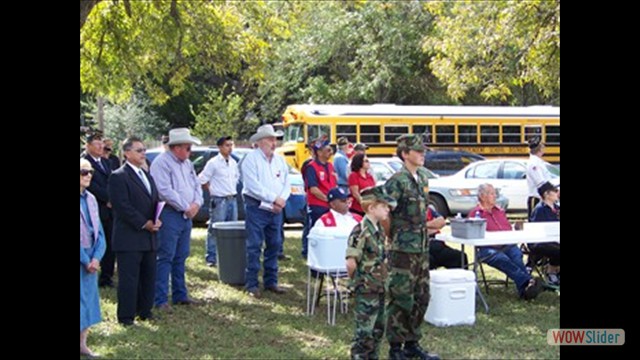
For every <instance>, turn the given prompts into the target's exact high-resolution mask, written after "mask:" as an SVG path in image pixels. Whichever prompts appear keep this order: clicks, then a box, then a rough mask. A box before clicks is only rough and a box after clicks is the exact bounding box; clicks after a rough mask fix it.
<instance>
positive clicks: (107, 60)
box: [80, 0, 287, 103]
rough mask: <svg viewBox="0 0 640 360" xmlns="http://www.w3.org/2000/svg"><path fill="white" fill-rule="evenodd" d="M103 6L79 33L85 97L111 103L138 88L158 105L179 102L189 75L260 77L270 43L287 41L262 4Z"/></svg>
mask: <svg viewBox="0 0 640 360" xmlns="http://www.w3.org/2000/svg"><path fill="white" fill-rule="evenodd" d="M124 4H125V2H116V1H113V2H112V1H103V2H100V3H98V4H97V5H96V6H95V7H94V8H93V10H92V11H91V13H90V14H89V16H88V18H87V21H86V23H85V24H84V26H83V27H82V28H81V30H80V80H81V84H82V89H83V91H86V92H91V93H95V94H100V95H105V96H107V97H108V98H109V99H111V100H113V101H124V100H126V99H128V98H129V96H130V95H131V93H132V92H133V89H134V88H135V87H136V86H137V85H142V86H143V87H144V90H145V92H146V93H147V94H148V95H149V96H150V97H151V98H152V99H153V100H154V102H156V103H164V102H166V101H167V100H168V99H169V98H170V97H172V96H176V95H177V94H180V93H181V92H182V91H183V90H184V88H185V83H186V82H187V81H189V77H190V75H191V74H193V73H194V72H195V73H204V72H207V73H210V74H212V75H216V76H222V75H226V74H239V78H240V79H241V80H242V82H243V83H245V84H251V83H252V82H255V81H259V80H260V79H261V78H262V77H263V72H262V67H263V63H264V59H265V58H266V56H267V55H268V49H269V47H270V44H271V42H273V41H276V40H277V39H278V38H279V37H280V36H287V32H286V31H287V30H286V24H284V23H283V22H282V21H280V20H279V19H278V18H277V17H276V16H275V15H274V14H275V13H274V11H272V10H271V8H270V7H269V6H267V4H266V3H265V2H233V1H229V2H227V1H208V2H203V1H169V0H155V1H131V2H128V4H129V9H130V15H129V14H127V11H126V7H125V5H124Z"/></svg>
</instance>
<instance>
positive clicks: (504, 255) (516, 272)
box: [478, 245, 531, 294]
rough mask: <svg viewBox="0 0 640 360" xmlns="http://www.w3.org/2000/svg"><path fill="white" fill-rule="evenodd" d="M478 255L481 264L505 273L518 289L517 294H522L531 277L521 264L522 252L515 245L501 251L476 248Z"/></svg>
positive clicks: (489, 248) (522, 263)
mask: <svg viewBox="0 0 640 360" xmlns="http://www.w3.org/2000/svg"><path fill="white" fill-rule="evenodd" d="M478 255H479V256H480V259H481V261H482V262H483V263H486V264H489V265H490V266H492V267H494V268H496V269H498V270H500V271H502V272H503V273H505V274H506V275H507V276H508V277H509V278H510V279H511V280H513V282H514V283H515V284H516V287H517V288H518V294H522V292H523V291H524V289H525V288H526V287H527V284H528V283H529V280H531V275H529V273H528V272H527V268H526V267H525V265H524V262H522V251H520V248H519V247H517V246H516V245H509V246H507V247H506V248H504V249H502V250H497V249H494V248H491V247H480V248H478Z"/></svg>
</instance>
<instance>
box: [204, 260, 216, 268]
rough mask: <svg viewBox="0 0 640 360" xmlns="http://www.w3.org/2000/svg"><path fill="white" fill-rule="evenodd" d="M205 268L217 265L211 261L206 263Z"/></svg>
mask: <svg viewBox="0 0 640 360" xmlns="http://www.w3.org/2000/svg"><path fill="white" fill-rule="evenodd" d="M207 266H208V267H216V266H218V264H217V263H215V262H213V261H207Z"/></svg>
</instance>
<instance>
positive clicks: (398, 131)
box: [384, 125, 409, 142]
mask: <svg viewBox="0 0 640 360" xmlns="http://www.w3.org/2000/svg"><path fill="white" fill-rule="evenodd" d="M408 133H409V126H407V125H393V126H385V127H384V142H395V141H396V139H397V138H398V137H399V136H400V135H404V134H408Z"/></svg>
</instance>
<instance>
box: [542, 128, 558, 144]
mask: <svg viewBox="0 0 640 360" xmlns="http://www.w3.org/2000/svg"><path fill="white" fill-rule="evenodd" d="M544 131H545V132H546V133H547V139H546V140H545V144H553V145H558V144H560V126H555V125H553V126H552V125H547V126H545V128H544Z"/></svg>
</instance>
